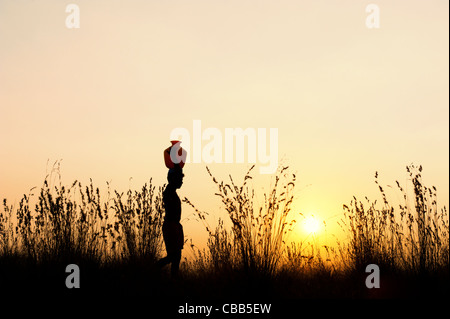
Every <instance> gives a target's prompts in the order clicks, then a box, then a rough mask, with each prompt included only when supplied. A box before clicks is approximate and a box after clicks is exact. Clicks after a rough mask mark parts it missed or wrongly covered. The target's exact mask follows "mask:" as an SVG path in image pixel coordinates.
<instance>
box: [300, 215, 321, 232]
mask: <svg viewBox="0 0 450 319" xmlns="http://www.w3.org/2000/svg"><path fill="white" fill-rule="evenodd" d="M303 230H304V231H305V233H307V234H308V235H309V234H316V233H318V232H319V231H320V222H319V220H318V219H317V218H315V217H314V216H310V217H308V218H306V219H305V221H304V222H303Z"/></svg>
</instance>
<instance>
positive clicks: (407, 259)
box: [0, 166, 449, 300]
mask: <svg viewBox="0 0 450 319" xmlns="http://www.w3.org/2000/svg"><path fill="white" fill-rule="evenodd" d="M407 170H408V173H409V175H410V182H411V185H409V186H408V189H410V190H412V191H411V194H408V193H407V192H406V191H405V189H406V185H403V186H402V185H400V184H399V183H398V182H397V187H398V190H397V191H398V192H399V194H401V195H402V196H401V197H402V198H403V202H402V203H400V204H395V205H391V204H390V203H389V202H388V200H387V196H386V194H385V192H384V189H383V186H382V185H379V184H378V180H377V174H376V178H375V182H376V183H377V184H378V186H379V189H380V200H379V201H370V200H369V199H367V198H366V199H364V200H363V201H360V200H358V199H357V198H353V199H349V200H350V202H349V203H346V204H344V203H343V211H342V219H341V221H340V225H341V227H342V228H343V230H344V231H345V233H346V234H347V237H348V239H347V240H345V241H343V240H341V241H337V242H336V246H335V247H334V248H331V247H327V246H325V247H315V246H308V245H306V243H301V242H297V243H290V242H287V235H288V234H289V232H290V231H291V230H292V227H293V221H292V219H291V218H290V217H291V216H290V214H291V205H292V202H293V199H294V197H293V190H294V188H295V183H296V178H295V175H293V174H290V173H289V169H288V168H280V170H279V171H278V174H277V175H276V177H275V180H274V181H273V183H272V187H271V189H270V191H269V192H268V193H266V194H265V195H264V203H263V204H262V205H260V206H259V205H258V204H257V203H256V202H255V200H254V196H255V194H254V190H253V189H251V187H249V186H248V184H247V182H248V181H249V180H250V179H251V178H252V177H251V174H252V169H250V171H249V172H248V173H247V174H246V175H245V176H244V178H243V182H242V183H241V184H236V183H235V181H234V180H233V179H232V178H231V176H230V180H229V181H227V182H224V181H218V180H217V179H216V178H215V177H214V176H213V174H212V173H211V172H210V171H209V170H208V173H209V174H210V176H211V179H212V183H214V184H215V185H216V186H217V193H216V194H215V195H214V194H211V196H219V197H220V198H221V200H222V203H223V207H224V210H225V212H224V213H223V216H224V219H225V220H220V221H219V222H218V224H217V225H213V226H211V225H209V224H208V223H207V222H206V220H207V218H206V215H207V213H206V212H202V211H201V210H200V209H198V208H197V206H196V204H194V203H192V202H190V201H189V199H187V198H184V200H183V202H184V205H190V206H191V207H193V208H194V210H195V212H196V214H197V217H198V219H199V220H200V221H201V222H202V223H203V225H204V226H205V228H206V230H207V233H208V239H207V248H206V249H204V250H199V249H196V248H195V247H194V246H190V245H189V243H188V242H187V244H186V245H185V250H186V249H191V250H192V253H193V256H194V257H193V258H190V259H189V260H187V259H185V260H184V261H183V262H182V265H181V269H180V277H179V278H177V279H172V278H171V277H170V274H169V271H168V270H167V269H159V268H158V267H156V265H155V262H156V261H157V260H158V259H159V258H160V257H162V256H164V255H165V250H164V242H163V240H162V231H161V226H162V222H163V217H164V207H163V203H162V191H163V189H164V186H161V187H156V186H154V185H152V181H151V180H150V181H149V182H148V183H147V184H145V185H144V186H143V187H142V188H141V189H140V190H135V191H132V190H129V191H128V192H127V193H118V192H116V191H113V190H111V189H109V185H108V190H107V194H108V195H107V196H106V197H105V198H103V197H101V196H100V190H99V189H98V188H96V187H94V185H92V182H91V184H90V185H88V186H83V185H81V184H80V183H79V182H77V181H75V182H74V183H73V184H72V185H70V187H66V186H63V185H61V183H60V182H58V181H59V180H58V178H55V176H56V177H57V176H58V174H57V172H56V173H54V174H53V175H51V176H49V177H48V178H47V179H46V180H45V181H44V184H43V186H42V188H41V189H40V190H39V194H38V195H37V196H36V197H37V198H32V197H31V196H24V197H23V198H22V200H21V201H20V203H19V204H18V205H17V206H16V207H14V206H11V205H9V204H8V201H7V200H6V199H4V200H3V208H2V210H0V289H1V290H2V291H3V292H6V291H7V292H8V293H10V294H14V293H15V292H18V293H24V292H25V293H29V292H30V293H31V292H42V291H52V292H60V293H62V294H65V293H69V292H68V291H73V290H76V289H72V290H70V289H68V288H66V285H65V280H66V277H67V276H68V273H66V271H65V270H66V266H67V265H68V264H76V265H78V266H79V268H80V286H81V288H82V290H83V291H89V292H93V293H94V294H97V293H100V292H115V293H117V294H119V295H120V294H122V295H127V294H128V295H130V294H131V295H133V294H139V295H145V296H146V298H147V297H148V298H153V299H165V298H172V299H173V300H187V299H190V300H191V299H202V300H203V299H208V300H223V299H227V298H228V299H229V298H232V299H233V300H239V299H240V298H244V299H248V298H249V297H251V298H252V299H258V298H260V299H261V298H262V299H298V298H307V299H311V298H313V299H314V298H356V299H361V298H363V299H365V298H423V297H426V298H434V297H439V298H442V297H448V295H449V293H448V292H449V289H448V283H449V221H448V213H447V210H446V208H445V207H444V208H438V205H437V198H436V197H437V196H436V189H435V188H434V187H431V188H428V187H426V186H424V185H423V184H422V179H421V174H422V167H415V166H409V167H407ZM32 199H33V200H34V201H35V202H36V203H35V204H34V205H32V204H31V202H32ZM226 225H230V226H226ZM369 264H376V265H378V266H379V267H380V272H381V276H380V288H378V289H377V288H373V289H368V288H367V287H366V285H365V280H366V277H367V276H368V275H369V274H368V273H366V271H365V270H366V266H367V265H369ZM80 290H81V289H80Z"/></svg>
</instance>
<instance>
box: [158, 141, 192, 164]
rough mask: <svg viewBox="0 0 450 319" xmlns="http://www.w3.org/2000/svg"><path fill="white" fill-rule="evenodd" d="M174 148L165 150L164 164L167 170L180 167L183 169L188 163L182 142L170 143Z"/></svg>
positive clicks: (170, 147)
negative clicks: (176, 166)
mask: <svg viewBox="0 0 450 319" xmlns="http://www.w3.org/2000/svg"><path fill="white" fill-rule="evenodd" d="M170 143H172V146H169V147H168V148H166V149H165V150H164V163H165V164H166V167H167V168H169V169H170V168H174V167H175V165H178V166H179V167H180V168H183V166H184V164H185V163H186V156H187V152H186V150H184V149H183V148H182V147H181V145H180V144H181V141H170Z"/></svg>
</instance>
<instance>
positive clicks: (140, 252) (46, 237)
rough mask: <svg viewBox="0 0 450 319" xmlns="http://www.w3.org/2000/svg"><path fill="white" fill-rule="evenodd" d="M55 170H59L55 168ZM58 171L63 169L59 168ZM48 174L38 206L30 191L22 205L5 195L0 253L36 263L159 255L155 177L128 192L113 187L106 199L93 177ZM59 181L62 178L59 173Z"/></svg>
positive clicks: (159, 204)
mask: <svg viewBox="0 0 450 319" xmlns="http://www.w3.org/2000/svg"><path fill="white" fill-rule="evenodd" d="M52 174H55V173H52ZM56 174H57V175H58V176H59V172H56ZM53 179H54V178H53V177H52V175H49V176H47V178H46V179H45V181H44V183H43V186H42V187H41V189H40V192H39V195H38V197H37V201H36V204H35V205H34V208H33V207H32V206H31V204H30V201H31V200H32V197H33V196H32V195H24V196H23V198H22V199H21V200H20V202H19V205H18V207H14V206H12V205H9V204H8V202H7V200H6V199H4V200H3V211H0V258H4V257H5V256H16V257H20V258H25V259H27V260H30V261H33V262H34V263H36V264H45V263H69V262H70V261H73V260H83V261H89V262H93V263H96V264H98V265H102V264H104V263H108V262H110V261H117V260H128V259H130V260H131V259H147V260H151V261H153V260H155V259H156V258H158V257H159V255H160V252H161V250H162V247H163V246H162V239H161V225H162V218H163V212H164V211H163V207H162V188H161V187H160V188H159V189H158V190H156V187H155V186H152V181H151V180H150V182H149V183H148V184H147V183H146V184H145V185H144V186H143V187H142V189H141V190H140V191H134V192H133V191H131V190H129V191H128V192H127V193H126V195H125V194H123V193H118V192H117V191H115V192H114V196H111V191H110V189H109V185H108V193H107V198H106V199H102V198H101V196H100V190H99V188H94V186H93V183H92V180H91V182H90V185H89V186H86V187H83V186H82V185H81V183H79V182H77V181H75V182H74V183H73V184H72V185H71V186H70V187H68V188H67V187H65V186H63V185H61V183H59V184H57V185H56V186H53V187H51V186H50V183H51V181H52V180H53ZM59 181H60V179H59Z"/></svg>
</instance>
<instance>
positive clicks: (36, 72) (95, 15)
mask: <svg viewBox="0 0 450 319" xmlns="http://www.w3.org/2000/svg"><path fill="white" fill-rule="evenodd" d="M371 3H373V4H376V5H377V6H378V7H379V21H380V25H379V28H368V27H367V25H366V19H367V18H368V16H369V15H370V14H371V13H368V12H366V7H367V5H369V4H371ZM68 4H76V5H77V6H78V8H79V23H80V24H79V28H68V27H67V25H66V19H67V18H68V16H69V15H70V14H72V12H71V11H70V12H66V6H67V5H68ZM448 6H449V3H448V1H446V0H427V1H425V0H420V1H418V0H408V1H406V0H404V1H400V0H389V1H387V0H386V1H383V0H373V1H363V0H358V1H354V0H339V1H337V0H322V1H313V0H305V1H299V0H281V1H273V0H271V1H268V0H260V1H256V0H251V1H250V0H239V1H238V0H227V1H225V0H192V1H185V0H183V1H182V0H168V1H153V0H145V1H144V0H130V1H119V0H108V1H105V0H95V1H87V0H72V1H60V0H52V1H51V0H40V1H38V0H35V1H32V0H14V1H13V0H0V197H1V198H8V200H9V201H10V202H11V203H17V201H18V200H19V199H20V197H21V196H22V195H23V194H27V193H28V192H29V190H30V189H31V188H32V187H34V186H37V187H39V186H40V185H42V182H43V180H44V178H45V176H46V174H48V172H49V171H50V170H51V166H52V164H53V163H54V162H55V161H58V160H61V173H62V180H63V182H64V183H65V184H67V185H70V184H71V183H72V182H73V181H74V180H79V181H80V182H82V183H83V184H86V183H88V182H89V179H90V178H92V180H93V182H94V184H95V185H96V186H98V187H100V188H106V182H110V183H111V186H112V187H113V188H115V189H118V190H127V189H128V188H132V189H139V188H140V187H141V186H142V185H143V184H144V183H145V182H147V181H148V180H149V179H150V178H153V183H154V184H155V185H157V186H159V185H162V184H164V183H165V182H166V174H167V169H166V167H165V165H164V161H163V150H164V149H165V148H166V147H168V146H169V145H170V135H171V132H172V130H174V129H176V128H186V129H187V130H188V131H189V132H193V125H194V120H200V121H201V125H202V129H203V130H205V129H207V128H215V129H217V130H218V131H219V132H222V135H224V133H225V129H226V128H243V129H245V128H251V129H254V130H255V131H257V129H258V128H266V129H267V130H269V128H276V129H278V139H277V142H278V143H277V152H278V162H279V164H280V165H287V166H289V167H290V171H291V172H293V173H295V174H296V176H297V185H296V193H295V194H296V198H295V201H294V204H293V213H295V214H299V213H302V214H304V215H311V214H313V215H315V216H319V217H320V218H321V219H323V220H326V221H327V222H328V224H332V223H333V222H335V221H337V220H339V219H340V218H341V217H342V205H343V204H348V203H349V202H350V200H351V199H352V196H353V195H355V196H357V197H361V198H362V197H363V196H365V195H367V196H368V197H370V198H374V199H375V198H377V197H378V192H377V190H378V189H377V186H376V185H375V183H374V174H375V171H378V172H379V176H380V182H381V183H382V184H386V185H389V184H392V185H395V181H396V180H398V181H399V182H401V183H403V184H405V183H406V182H407V179H408V175H407V173H406V170H405V167H406V166H407V165H409V164H411V163H415V164H417V165H422V166H423V167H424V172H423V176H424V182H425V184H426V185H429V186H431V185H435V186H436V187H437V188H438V201H439V204H440V205H441V206H443V205H445V206H447V207H448V193H449V168H448V167H449V122H448V121H449V91H448V87H449V83H448V82H449V74H448V72H449V65H448V63H449V62H448V61H449V59H448V57H449V51H448V48H449V43H448V41H449V34H448V32H449V31H448V30H449V18H448V11H449V8H448ZM222 137H224V136H222ZM191 138H192V135H191ZM192 143H193V142H192V141H191V145H192ZM205 143H206V142H203V145H204V144H205ZM223 143H224V142H223ZM182 145H183V144H182ZM206 165H208V167H210V169H211V171H212V172H213V174H214V175H215V176H216V177H217V178H218V179H224V180H226V179H227V177H228V175H229V174H231V175H232V176H233V178H234V179H235V180H237V181H238V182H239V181H241V180H242V178H243V176H244V175H245V172H246V171H247V170H248V168H249V167H250V166H251V165H252V164H250V163H246V162H245V163H211V164H207V163H204V162H200V163H188V164H186V166H185V169H184V171H185V181H184V185H183V187H182V188H181V189H180V190H179V191H178V192H179V194H180V197H182V198H183V197H187V198H189V200H190V201H191V202H192V203H194V204H195V205H196V206H197V207H198V208H199V209H200V210H204V211H208V212H209V213H210V218H211V224H214V223H215V222H216V221H217V219H218V218H226V216H225V215H224V211H223V209H221V206H220V201H219V200H218V198H217V197H216V196H214V193H215V192H216V189H215V188H214V187H215V185H214V183H213V182H212V181H211V178H210V177H209V175H208V174H207V171H206V169H205V167H206ZM260 166H261V163H259V162H257V163H256V170H255V174H254V175H255V178H254V180H253V181H252V185H253V187H254V188H255V189H256V190H257V191H262V190H263V189H265V190H268V189H269V186H270V181H271V180H273V177H274V175H273V174H272V175H271V174H265V175H263V174H259V172H258V169H259V167H260ZM392 196H394V197H395V196H397V195H395V194H393V195H392ZM182 223H183V225H184V228H185V235H186V236H187V237H188V238H192V239H193V241H194V243H195V244H196V245H199V246H202V245H204V243H205V241H206V237H205V234H206V233H205V232H204V231H202V229H203V226H202V225H201V224H200V223H199V222H198V221H196V220H195V219H194V218H193V211H192V209H190V208H189V207H186V205H184V206H183V220H182ZM334 230H335V229H334V228H331V230H330V232H333V231H334Z"/></svg>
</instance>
